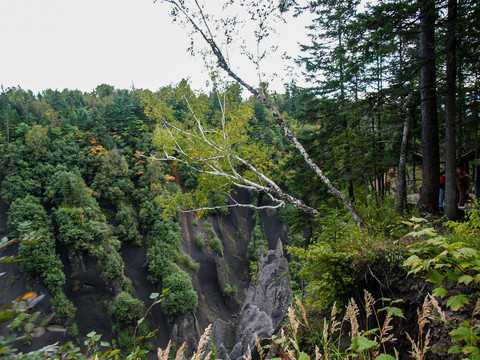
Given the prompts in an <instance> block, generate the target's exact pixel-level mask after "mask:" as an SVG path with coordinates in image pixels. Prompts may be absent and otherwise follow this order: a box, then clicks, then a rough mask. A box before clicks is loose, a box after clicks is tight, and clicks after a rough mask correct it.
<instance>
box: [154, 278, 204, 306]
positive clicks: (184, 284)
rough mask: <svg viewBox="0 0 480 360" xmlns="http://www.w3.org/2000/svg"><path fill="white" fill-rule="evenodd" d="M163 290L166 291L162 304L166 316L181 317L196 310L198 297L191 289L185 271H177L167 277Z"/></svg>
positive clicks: (191, 286)
mask: <svg viewBox="0 0 480 360" xmlns="http://www.w3.org/2000/svg"><path fill="white" fill-rule="evenodd" d="M163 288H164V289H168V291H167V293H166V295H165V297H164V300H163V302H162V308H163V310H164V311H165V313H166V314H169V315H182V314H186V313H188V312H191V311H195V309H196V308H197V306H198V295H197V293H196V292H195V290H194V289H193V285H192V280H191V279H190V276H189V275H188V274H187V273H186V272H185V271H183V270H178V271H176V272H174V273H173V274H171V275H169V276H167V277H166V278H165V280H164V282H163Z"/></svg>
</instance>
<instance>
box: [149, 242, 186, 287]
mask: <svg viewBox="0 0 480 360" xmlns="http://www.w3.org/2000/svg"><path fill="white" fill-rule="evenodd" d="M177 256H178V251H177V249H175V248H174V247H173V246H172V245H170V244H166V243H162V242H157V243H155V244H154V245H153V246H151V247H149V248H148V249H147V256H146V262H145V265H146V266H147V268H148V272H149V273H150V280H151V281H152V282H154V283H155V282H158V281H160V280H162V279H164V278H165V277H167V276H168V275H170V274H171V273H172V266H173V264H174V263H175V261H176V257H177Z"/></svg>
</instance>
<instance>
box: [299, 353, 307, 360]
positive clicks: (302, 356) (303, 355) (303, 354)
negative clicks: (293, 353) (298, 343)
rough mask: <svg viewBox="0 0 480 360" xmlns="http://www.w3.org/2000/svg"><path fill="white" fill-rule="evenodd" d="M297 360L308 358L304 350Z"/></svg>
mask: <svg viewBox="0 0 480 360" xmlns="http://www.w3.org/2000/svg"><path fill="white" fill-rule="evenodd" d="M298 360H310V356H308V355H307V354H305V353H304V352H301V353H300V356H299V357H298Z"/></svg>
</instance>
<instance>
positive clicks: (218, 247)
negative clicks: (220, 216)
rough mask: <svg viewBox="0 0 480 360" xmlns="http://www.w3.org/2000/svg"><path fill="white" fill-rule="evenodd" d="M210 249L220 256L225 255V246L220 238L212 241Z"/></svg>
mask: <svg viewBox="0 0 480 360" xmlns="http://www.w3.org/2000/svg"><path fill="white" fill-rule="evenodd" d="M210 249H212V251H213V252H214V253H217V254H219V255H221V254H222V253H223V244H222V242H221V241H220V239H219V238H218V237H216V236H215V237H214V238H212V239H210Z"/></svg>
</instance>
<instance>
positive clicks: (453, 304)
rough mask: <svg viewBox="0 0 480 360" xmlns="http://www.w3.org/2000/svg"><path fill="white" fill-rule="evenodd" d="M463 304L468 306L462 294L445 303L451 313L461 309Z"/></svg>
mask: <svg viewBox="0 0 480 360" xmlns="http://www.w3.org/2000/svg"><path fill="white" fill-rule="evenodd" d="M465 304H468V299H467V297H466V296H465V295H463V294H459V295H456V296H452V297H451V298H450V299H448V301H447V306H448V307H450V308H451V309H452V310H453V311H457V310H458V309H460V308H461V307H463V305H465Z"/></svg>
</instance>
